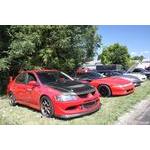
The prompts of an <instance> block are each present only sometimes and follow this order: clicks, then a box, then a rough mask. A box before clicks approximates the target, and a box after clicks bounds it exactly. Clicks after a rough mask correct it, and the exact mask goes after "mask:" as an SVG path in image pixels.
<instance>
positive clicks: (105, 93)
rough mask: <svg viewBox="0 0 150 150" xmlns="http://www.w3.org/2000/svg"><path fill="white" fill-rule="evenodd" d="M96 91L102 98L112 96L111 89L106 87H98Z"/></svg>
mask: <svg viewBox="0 0 150 150" xmlns="http://www.w3.org/2000/svg"><path fill="white" fill-rule="evenodd" d="M98 91H99V93H100V94H101V96H103V97H110V96H111V95H112V93H111V89H110V87H109V86H108V85H100V86H99V87H98Z"/></svg>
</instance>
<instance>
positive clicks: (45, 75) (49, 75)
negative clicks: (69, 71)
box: [37, 71, 73, 84]
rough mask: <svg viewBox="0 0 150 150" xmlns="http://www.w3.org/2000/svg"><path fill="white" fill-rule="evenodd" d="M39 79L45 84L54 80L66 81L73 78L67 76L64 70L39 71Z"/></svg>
mask: <svg viewBox="0 0 150 150" xmlns="http://www.w3.org/2000/svg"><path fill="white" fill-rule="evenodd" d="M37 75H38V77H39V80H40V81H41V82H42V83H43V84H49V83H53V82H58V81H64V80H73V79H72V78H71V77H69V76H67V75H66V74H64V73H62V72H58V71H55V72H51V71H50V72H38V73H37Z"/></svg>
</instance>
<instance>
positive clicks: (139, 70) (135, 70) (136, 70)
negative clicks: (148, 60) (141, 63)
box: [133, 69, 142, 72]
mask: <svg viewBox="0 0 150 150" xmlns="http://www.w3.org/2000/svg"><path fill="white" fill-rule="evenodd" d="M133 72H142V70H141V69H134V71H133Z"/></svg>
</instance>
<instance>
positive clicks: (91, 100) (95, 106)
mask: <svg viewBox="0 0 150 150" xmlns="http://www.w3.org/2000/svg"><path fill="white" fill-rule="evenodd" d="M96 95H97V96H91V97H90V96H89V97H88V98H80V99H79V100H76V101H72V102H58V101H56V103H55V116H56V117H59V118H74V117H79V116H84V115H88V114H91V113H93V112H96V111H98V110H99V109H100V106H101V104H100V97H99V94H96Z"/></svg>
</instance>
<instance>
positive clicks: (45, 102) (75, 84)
mask: <svg viewBox="0 0 150 150" xmlns="http://www.w3.org/2000/svg"><path fill="white" fill-rule="evenodd" d="M7 92H8V95H9V97H10V104H11V105H12V106H15V105H16V104H17V103H19V104H23V105H26V106H29V107H32V108H34V109H37V110H40V111H41V113H42V115H44V116H46V117H53V116H57V117H60V118H73V117H77V116H82V115H86V114H90V113H92V112H95V111H97V110H99V108H100V97H99V96H100V94H99V92H98V91H97V90H96V88H93V87H91V86H90V85H88V84H83V83H81V82H79V81H74V80H73V79H72V78H71V77H69V76H68V75H66V74H65V73H63V72H60V71H57V70H31V71H24V72H22V73H20V74H19V75H18V76H17V77H16V78H15V79H14V80H13V81H10V83H9V85H8V89H7Z"/></svg>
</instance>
